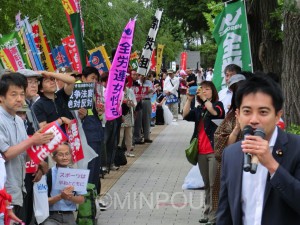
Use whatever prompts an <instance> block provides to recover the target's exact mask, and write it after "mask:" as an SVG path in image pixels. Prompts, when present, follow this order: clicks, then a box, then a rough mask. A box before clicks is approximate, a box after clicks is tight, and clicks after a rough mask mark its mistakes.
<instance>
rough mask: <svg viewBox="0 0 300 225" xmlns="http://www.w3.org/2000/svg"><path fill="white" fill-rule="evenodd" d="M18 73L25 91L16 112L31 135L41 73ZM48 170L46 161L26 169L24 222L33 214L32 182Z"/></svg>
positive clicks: (35, 120) (36, 128)
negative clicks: (35, 168)
mask: <svg viewBox="0 0 300 225" xmlns="http://www.w3.org/2000/svg"><path fill="white" fill-rule="evenodd" d="M18 73H20V74H22V75H24V76H25V77H26V79H27V84H28V85H27V88H26V91H25V104H24V105H23V107H22V109H20V110H19V111H18V112H17V115H19V116H20V117H21V118H22V119H23V121H24V125H25V129H26V132H27V135H30V136H31V135H33V134H34V133H35V132H37V131H38V130H39V129H40V127H39V122H38V120H37V118H36V116H35V114H34V112H33V110H32V105H33V103H34V100H35V99H36V98H37V97H38V94H37V92H38V84H39V81H38V78H40V77H42V75H41V74H40V73H38V72H36V71H33V70H30V69H20V70H18ZM26 161H27V163H28V162H30V159H29V158H28V157H27V159H26ZM47 171H48V164H47V163H46V162H44V161H43V162H41V163H40V164H39V166H38V165H37V170H36V172H35V173H32V172H28V171H26V175H25V180H24V181H25V188H26V195H25V196H24V198H23V201H24V204H23V206H24V217H25V219H26V220H25V221H24V222H25V224H29V223H30V222H31V220H32V217H33V216H34V213H33V184H34V182H38V181H40V179H41V178H42V175H43V174H45V173H47Z"/></svg>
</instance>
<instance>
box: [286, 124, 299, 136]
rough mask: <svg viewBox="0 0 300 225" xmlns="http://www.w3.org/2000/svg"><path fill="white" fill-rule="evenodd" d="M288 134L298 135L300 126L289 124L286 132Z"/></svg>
mask: <svg viewBox="0 0 300 225" xmlns="http://www.w3.org/2000/svg"><path fill="white" fill-rule="evenodd" d="M286 131H287V132H288V133H291V134H297V135H300V125H297V124H291V125H290V126H289V127H288V128H287V130H286Z"/></svg>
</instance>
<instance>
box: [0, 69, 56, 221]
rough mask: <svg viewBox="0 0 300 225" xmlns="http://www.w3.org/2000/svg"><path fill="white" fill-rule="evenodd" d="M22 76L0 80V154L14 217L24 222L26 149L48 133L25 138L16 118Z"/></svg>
mask: <svg viewBox="0 0 300 225" xmlns="http://www.w3.org/2000/svg"><path fill="white" fill-rule="evenodd" d="M26 87H27V80H26V77H25V76H24V75H22V74H20V73H9V74H5V75H3V76H2V77H1V79H0V100H1V106H0V121H1V122H0V154H1V155H2V157H3V158H4V159H5V160H6V163H5V167H6V171H7V181H6V183H5V187H6V190H7V192H8V193H9V194H11V195H12V199H13V200H12V205H14V212H15V214H16V215H17V216H18V217H19V218H20V219H22V220H23V221H24V219H25V217H26V216H25V214H24V208H25V207H23V203H24V200H23V193H24V192H26V189H25V183H24V172H25V159H24V151H26V149H28V148H30V147H32V146H36V145H41V144H45V143H48V142H49V141H50V140H51V139H52V138H53V134H52V133H40V132H35V133H34V134H33V135H32V136H31V138H28V135H27V133H26V130H25V127H24V122H23V120H22V119H21V118H20V117H19V116H17V115H16V113H17V111H19V110H20V109H21V108H22V107H23V104H24V101H25V92H26Z"/></svg>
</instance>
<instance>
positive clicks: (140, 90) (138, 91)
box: [132, 86, 149, 101]
mask: <svg viewBox="0 0 300 225" xmlns="http://www.w3.org/2000/svg"><path fill="white" fill-rule="evenodd" d="M132 88H133V92H134V94H135V98H136V100H137V101H140V100H141V99H143V98H145V96H146V95H147V93H148V91H149V87H140V86H134V87H132Z"/></svg>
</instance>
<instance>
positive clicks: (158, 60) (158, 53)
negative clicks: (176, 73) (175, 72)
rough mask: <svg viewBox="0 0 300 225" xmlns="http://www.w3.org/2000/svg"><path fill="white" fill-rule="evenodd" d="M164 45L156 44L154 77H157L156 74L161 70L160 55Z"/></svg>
mask: <svg viewBox="0 0 300 225" xmlns="http://www.w3.org/2000/svg"><path fill="white" fill-rule="evenodd" d="M164 47H165V46H164V45H161V44H158V45H157V54H156V78H158V75H159V73H160V70H161V65H162V55H163V51H164Z"/></svg>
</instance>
